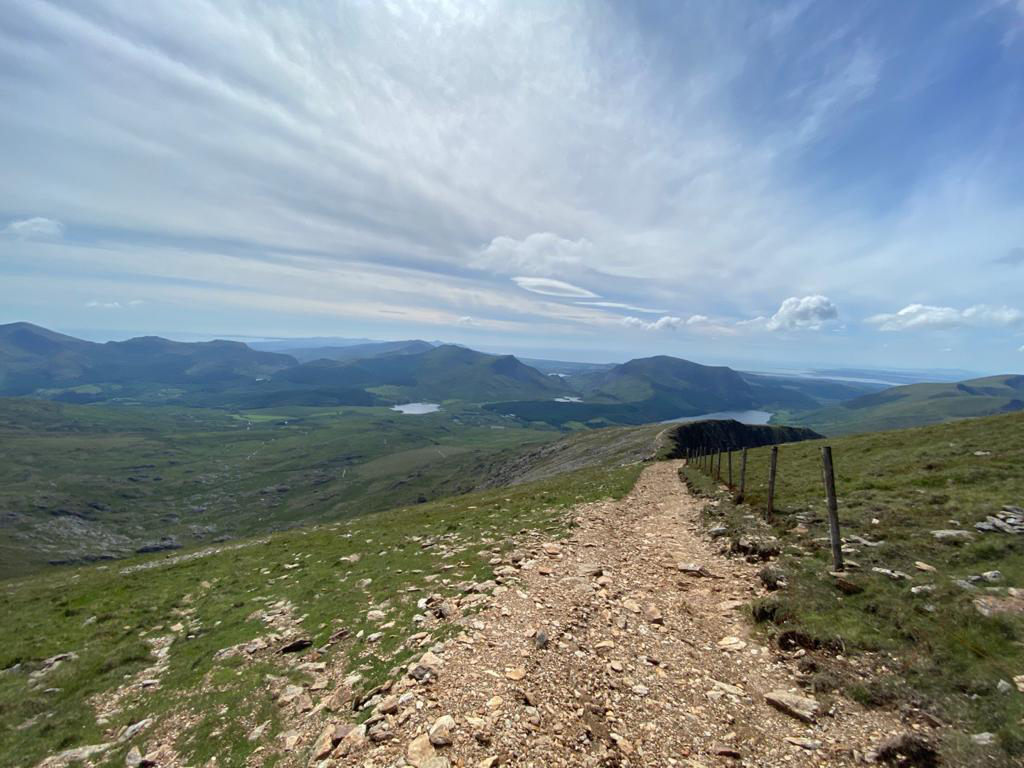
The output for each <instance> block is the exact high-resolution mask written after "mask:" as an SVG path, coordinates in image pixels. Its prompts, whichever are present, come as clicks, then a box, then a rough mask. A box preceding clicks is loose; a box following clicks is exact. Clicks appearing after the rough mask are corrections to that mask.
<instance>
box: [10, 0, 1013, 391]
mask: <svg viewBox="0 0 1024 768" xmlns="http://www.w3.org/2000/svg"><path fill="white" fill-rule="evenodd" d="M1022 89H1024V0H1012V1H1003V2H973V3H963V2H959V1H956V2H953V1H949V2H943V1H939V0H927V1H924V2H910V1H907V2H900V3H892V2H878V3H871V2H861V3H847V2H814V3H811V2H791V3H783V2H763V3H758V2H751V1H749V0H742V1H741V2H714V3H707V2H693V3H687V2H678V1H676V0H673V1H672V2H668V1H666V2H645V3H601V2H580V3H560V2H553V1H551V0H545V1H544V2H515V3H511V2H504V3H498V2H465V3H461V2H439V3H429V2H425V0H416V2H410V3H403V2H399V1H398V0H393V1H392V0H389V1H388V2H379V3H377V2H375V3H361V2H360V3H354V2H353V3H333V2H332V3H328V2H299V1H298V0H297V1H296V2H289V3H271V2H243V1H242V0H216V1H214V0H184V1H182V0H175V1H174V2H160V1H159V0H153V1H152V2H146V3H125V2H123V1H122V2H103V1H101V0H81V1H80V2H77V3H74V4H64V3H50V2H40V1H39V0H32V1H30V0H10V2H8V3H6V4H5V10H4V14H3V15H2V17H0V100H2V102H3V105H4V106H3V109H0V163H2V167H3V173H2V174H0V322H8V321H15V320H29V321H32V322H36V323H39V324H42V325H46V326H49V327H53V328H56V329H59V330H66V331H75V332H89V331H91V332H92V333H93V334H94V335H100V336H103V335H109V336H112V337H115V336H116V337H124V336H129V335H133V334H140V333H154V332H156V333H162V334H165V335H172V336H178V337H181V338H194V337H196V336H204V335H218V336H228V335H233V336H251V337H266V336H313V335H317V336H346V337H371V338H401V337H417V338H428V339H444V340H450V341H457V342H461V343H465V344H470V345H474V346H478V347H483V348H489V349H508V350H511V351H516V352H520V353H528V354H532V355H535V356H541V355H548V356H560V357H575V358H579V359H590V360H606V359H624V358H627V357H634V356H639V355H645V354H658V353H662V354H674V355H678V356H682V357H688V358H691V359H695V360H698V361H708V362H724V363H729V362H735V363H737V364H744V365H747V366H749V365H752V364H760V365H763V366H764V367H779V368H781V367H789V366H799V365H809V364H812V365H813V364H818V365H832V364H840V363H842V364H849V365H864V366H899V367H942V368H965V369H970V370H977V371H993V372H994V371H1014V370H1017V371H1019V370H1021V369H1024V290H1022V288H1024V93H1022Z"/></svg>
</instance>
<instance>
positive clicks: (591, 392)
mask: <svg viewBox="0 0 1024 768" xmlns="http://www.w3.org/2000/svg"><path fill="white" fill-rule="evenodd" d="M565 382H566V384H567V385H568V386H570V387H572V389H573V390H574V391H575V392H576V394H577V396H578V397H579V398H580V400H581V402H553V401H534V402H523V401H518V402H506V403H498V404H494V405H490V406H487V407H488V409H490V410H496V411H499V412H501V413H507V414H511V415H515V416H518V417H519V418H522V419H525V420H527V421H545V422H548V423H550V424H556V425H573V424H585V425H588V426H602V425H606V424H643V423H645V422H652V421H662V420H665V419H674V418H678V417H681V416H696V415H699V414H702V413H708V412H711V411H722V410H744V409H749V408H754V407H756V406H757V405H758V404H759V401H758V398H757V396H756V394H755V391H754V389H753V388H752V387H751V386H750V384H748V383H747V381H746V380H745V379H744V378H743V377H742V376H741V375H740V374H739V373H737V372H736V371H734V370H733V369H731V368H727V367H724V366H707V365H700V364H699V363H693V362H690V361H689V360H682V359H680V358H677V357H668V356H665V355H660V356H657V357H645V358H640V359H637V360H630V361H629V362H627V363H622V364H620V365H615V366H612V367H610V368H608V369H607V370H597V371H593V372H589V373H582V374H578V375H575V376H569V377H567V378H566V379H565Z"/></svg>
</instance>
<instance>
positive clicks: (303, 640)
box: [278, 637, 313, 653]
mask: <svg viewBox="0 0 1024 768" xmlns="http://www.w3.org/2000/svg"><path fill="white" fill-rule="evenodd" d="M312 645H313V641H312V640H310V639H309V638H308V637H299V638H296V639H295V640H292V641H290V642H287V643H285V644H284V645H282V646H281V647H280V648H279V649H278V653H296V652H297V651H304V650H306V649H307V648H310V647H312Z"/></svg>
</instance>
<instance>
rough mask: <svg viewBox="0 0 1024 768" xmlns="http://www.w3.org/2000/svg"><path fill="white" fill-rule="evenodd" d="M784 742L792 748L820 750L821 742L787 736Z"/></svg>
mask: <svg viewBox="0 0 1024 768" xmlns="http://www.w3.org/2000/svg"><path fill="white" fill-rule="evenodd" d="M786 741H787V742H789V743H790V744H792V745H793V746H794V747H800V749H806V750H812V749H821V742H820V741H815V740H814V739H801V738H798V737H796V736H787V737H786Z"/></svg>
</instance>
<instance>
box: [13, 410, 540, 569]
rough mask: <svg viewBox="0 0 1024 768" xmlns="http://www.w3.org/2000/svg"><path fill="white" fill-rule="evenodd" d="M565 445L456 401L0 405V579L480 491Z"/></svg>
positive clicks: (537, 429) (534, 430)
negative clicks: (506, 466) (437, 406)
mask: <svg viewBox="0 0 1024 768" xmlns="http://www.w3.org/2000/svg"><path fill="white" fill-rule="evenodd" d="M495 427H502V428H501V429H496V428H495ZM559 436H560V433H558V432H556V431H554V430H551V429H542V428H526V427H523V426H517V425H515V424H510V423H509V422H508V420H506V419H503V418H501V417H499V416H495V415H491V414H489V413H486V412H481V411H479V410H478V409H475V408H472V407H467V406H459V405H458V404H454V405H452V406H451V407H449V408H447V409H446V410H445V411H443V412H440V413H436V414H427V415H422V416H407V415H402V414H398V413H394V412H392V411H390V410H389V409H386V408H362V407H343V408H327V409H325V408H322V407H321V408H303V407H291V408H276V409H272V410H260V411H248V412H242V413H236V414H230V413H227V412H224V411H216V410H206V409H198V408H182V407H173V406H165V407H137V406H74V405H61V404H56V403H50V402H45V401H38V400H29V399H19V398H7V399H0V509H2V510H3V512H4V514H5V525H6V531H7V533H6V535H5V536H4V537H3V538H2V541H0V555H2V558H0V578H4V577H12V576H18V575H23V574H25V573H28V572H31V571H33V570H39V569H40V568H42V567H45V565H46V564H47V562H50V561H67V560H71V561H75V560H78V561H81V560H82V559H85V558H101V557H109V556H112V555H113V556H123V555H125V554H130V553H132V552H133V551H134V550H135V549H136V548H137V547H139V546H141V545H143V544H146V543H148V542H152V541H154V540H158V539H160V538H161V537H162V536H173V537H175V538H176V539H177V540H178V541H179V542H180V543H181V544H184V545H189V544H194V543H198V542H203V541H213V540H216V539H218V538H221V537H225V536H227V537H237V536H244V535H250V534H254V533H260V532H264V531H269V530H281V529H284V528H287V527H292V526H295V525H299V524H304V523H305V524H308V523H310V522H317V521H322V520H328V519H339V518H344V517H354V516H358V515H362V514H365V513H367V512H372V511H375V510H380V509H387V508H390V507H394V506H399V505H402V504H409V503H415V502H417V501H420V500H429V499H436V498H440V497H442V496H448V495H452V494H455V493H460V492H464V491H468V490H472V489H473V488H474V487H477V485H476V483H482V482H483V481H485V480H486V478H483V477H477V476H476V475H475V473H474V472H473V468H474V467H475V466H477V465H478V464H480V463H481V462H482V461H483V460H484V459H485V458H490V457H494V456H496V455H501V454H503V453H504V452H507V451H516V450H520V449H523V448H524V447H527V446H530V445H536V444H540V443H544V442H546V441H551V440H554V439H556V438H558V437H559ZM279 485H283V486H287V489H286V490H285V489H282V490H281V491H278V490H276V488H277V486H279ZM267 489H274V490H267Z"/></svg>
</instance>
